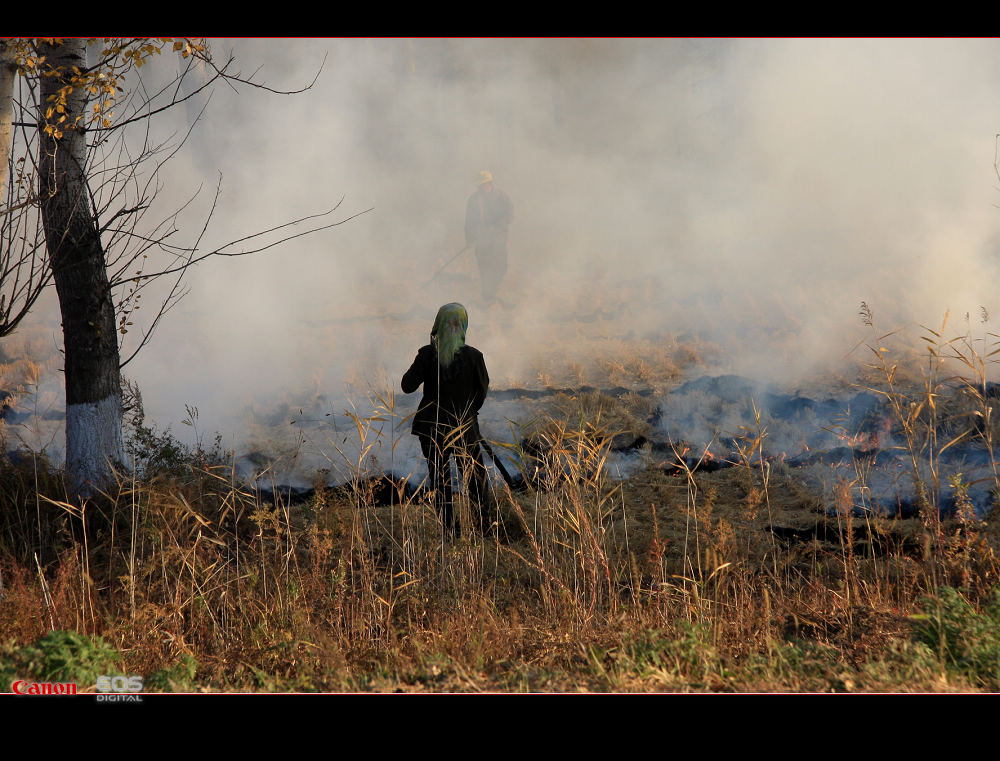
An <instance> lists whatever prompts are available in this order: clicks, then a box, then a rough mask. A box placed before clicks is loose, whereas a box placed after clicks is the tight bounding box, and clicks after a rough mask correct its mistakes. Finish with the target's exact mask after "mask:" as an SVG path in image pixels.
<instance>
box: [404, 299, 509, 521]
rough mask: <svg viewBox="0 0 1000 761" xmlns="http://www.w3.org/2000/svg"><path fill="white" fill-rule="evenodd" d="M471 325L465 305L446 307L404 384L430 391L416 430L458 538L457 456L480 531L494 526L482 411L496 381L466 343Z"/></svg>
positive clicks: (437, 496) (437, 499) (438, 500)
mask: <svg viewBox="0 0 1000 761" xmlns="http://www.w3.org/2000/svg"><path fill="white" fill-rule="evenodd" d="M468 326H469V315H468V313H467V312H466V311H465V307H464V306H462V305H461V304H457V303H452V304H445V305H444V306H443V307H441V308H440V309H439V310H438V313H437V317H436V318H435V320H434V327H433V328H432V330H431V342H430V344H428V345H427V346H422V347H421V348H420V350H419V351H418V352H417V357H416V359H414V360H413V364H412V365H410V369H409V370H407V371H406V373H405V374H404V375H403V381H402V387H403V393H406V394H412V393H413V392H414V391H416V390H417V389H418V388H419V387H420V384H423V386H424V396H423V398H422V399H421V400H420V406H419V407H418V408H417V412H416V414H415V415H414V416H413V426H412V428H411V431H412V433H413V435H414V436H417V437H418V438H419V439H420V448H421V450H422V451H423V454H424V457H425V458H427V470H428V473H429V475H430V481H431V488H432V489H433V490H434V503H435V505H436V506H437V509H438V512H439V513H440V514H441V519H442V521H443V522H444V525H445V528H446V529H447V530H449V531H450V532H451V533H452V535H454V536H456V537H457V536H459V535H460V533H461V530H460V528H459V525H458V520H457V516H456V515H455V511H454V504H453V500H452V484H451V460H452V455H455V456H457V458H458V461H459V463H460V465H461V468H462V473H463V476H464V480H465V485H466V490H467V491H468V494H469V499H470V501H471V502H472V505H473V509H474V510H475V511H476V513H477V518H478V520H479V527H480V529H481V530H482V531H483V532H484V533H485V531H486V529H487V528H489V525H490V523H491V520H490V516H488V515H487V496H488V494H487V486H486V468H485V466H484V465H483V456H482V451H481V449H480V446H479V442H480V439H481V438H482V436H481V434H480V432H479V410H480V408H481V407H482V406H483V402H485V401H486V394H487V392H488V390H489V386H490V376H489V374H488V373H487V372H486V362H485V361H484V360H483V355H482V352H480V351H479V350H478V349H475V348H473V347H472V346H466V344H465V331H466V329H467V328H468Z"/></svg>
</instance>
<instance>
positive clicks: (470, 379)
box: [402, 345, 490, 441]
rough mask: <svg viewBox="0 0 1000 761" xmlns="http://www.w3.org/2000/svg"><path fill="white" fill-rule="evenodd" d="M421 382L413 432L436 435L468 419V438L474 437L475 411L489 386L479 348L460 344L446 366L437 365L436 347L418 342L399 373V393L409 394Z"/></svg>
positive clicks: (476, 428) (442, 433) (476, 433)
mask: <svg viewBox="0 0 1000 761" xmlns="http://www.w3.org/2000/svg"><path fill="white" fill-rule="evenodd" d="M421 383H422V384H424V396H423V398H422V399H421V400H420V406H419V407H418V408H417V413H416V414H415V415H414V416H413V426H412V428H411V429H410V430H411V431H412V432H413V434H414V435H416V436H428V437H430V438H438V437H440V436H444V435H447V433H448V432H449V431H450V430H451V429H453V428H456V427H457V426H459V425H462V424H465V423H468V424H469V425H470V429H469V437H470V439H471V441H478V440H479V422H478V413H479V410H480V408H481V407H482V406H483V402H485V401H486V394H487V392H488V390H489V387H490V376H489V374H488V373H487V372H486V362H485V361H484V360H483V354H482V352H481V351H479V350H478V349H474V348H473V347H471V346H463V347H462V348H461V349H459V350H458V353H457V354H456V355H455V358H454V359H453V360H452V361H451V364H450V365H449V366H448V367H440V366H439V363H438V358H437V350H436V349H435V348H434V347H433V346H430V345H428V346H422V347H421V348H420V351H418V352H417V357H416V359H414V360H413V364H412V365H410V369H409V370H407V371H406V373H405V374H404V375H403V383H402V386H403V393H406V394H412V393H413V392H414V391H416V390H417V389H418V388H420V384H421ZM435 433H436V434H437V435H435ZM473 436H474V437H475V438H471V437H473Z"/></svg>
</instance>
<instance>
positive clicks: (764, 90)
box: [128, 40, 1000, 462]
mask: <svg viewBox="0 0 1000 761" xmlns="http://www.w3.org/2000/svg"><path fill="white" fill-rule="evenodd" d="M212 47H213V50H214V51H215V53H216V55H217V56H219V57H222V56H224V54H225V52H226V51H228V49H229V48H230V47H232V48H233V49H234V50H235V53H236V55H237V56H238V58H239V60H240V61H241V62H242V64H241V66H242V69H243V70H244V71H246V72H249V71H253V70H255V69H257V67H258V66H260V70H259V74H258V78H260V79H262V80H264V81H266V82H267V84H269V85H270V86H272V87H276V88H280V89H295V88H297V87H300V86H302V85H303V84H304V83H307V82H309V81H310V80H311V79H312V78H313V76H314V74H315V72H316V70H317V69H318V67H319V66H320V63H321V61H322V60H323V56H324V55H326V56H327V58H326V63H325V64H324V66H323V71H322V73H321V75H320V77H319V79H318V80H317V81H316V84H315V85H314V86H313V88H312V89H310V90H308V91H307V92H304V93H302V94H300V95H295V96H273V95H269V94H266V93H262V92H258V91H254V90H244V91H243V92H241V93H239V94H237V93H235V92H233V91H231V90H229V89H227V88H217V89H216V91H215V93H214V94H213V96H212V99H211V101H210V102H209V103H208V106H207V109H206V111H205V115H204V117H203V120H202V122H201V123H200V124H198V125H197V126H196V127H195V129H194V131H193V132H192V135H191V138H190V139H189V143H188V145H187V146H186V147H185V150H184V151H182V152H181V153H180V154H178V156H177V157H176V158H175V159H173V160H172V161H171V162H170V164H169V165H167V166H166V167H164V169H163V171H162V174H161V181H162V184H163V192H162V193H161V196H160V198H159V199H158V201H157V203H158V205H159V206H160V207H161V208H163V209H173V208H176V207H178V206H179V205H180V203H181V202H182V201H183V200H186V199H187V198H188V197H189V196H190V194H191V193H192V192H193V189H194V188H196V187H198V186H199V185H204V186H205V190H203V194H202V200H200V201H199V203H198V204H194V205H193V206H192V207H191V209H190V211H189V213H188V214H187V215H186V216H185V217H183V218H182V220H181V221H182V222H186V223H187V224H188V225H193V226H197V224H198V222H197V220H198V219H199V217H198V214H202V215H203V214H204V213H205V209H206V206H205V203H206V202H205V201H204V199H205V198H207V197H210V195H211V188H213V187H214V186H215V182H216V179H217V176H218V174H217V173H221V175H222V183H223V194H222V196H221V198H220V201H219V204H218V207H217V208H216V211H215V215H214V219H213V222H212V225H211V227H210V228H209V233H208V236H207V237H206V239H205V240H204V241H203V242H202V248H206V249H207V248H210V247H211V246H212V245H215V244H217V243H218V242H221V241H227V240H231V239H235V238H240V237H242V236H243V235H245V234H246V233H247V231H252V230H257V229H261V228H266V227H270V226H272V225H275V224H280V223H282V222H284V221H287V220H290V219H295V218H298V217H301V216H303V215H304V214H310V213H314V212H317V211H323V210H326V209H328V208H330V207H331V206H333V205H334V204H335V203H337V202H338V201H339V200H340V199H341V198H343V201H342V203H341V205H340V207H339V208H338V211H337V212H336V214H339V215H340V218H346V217H349V216H352V215H354V214H357V213H359V212H362V211H365V210H367V209H369V208H370V209H371V211H369V212H367V213H365V214H362V215H361V216H358V217H356V218H354V219H352V220H351V221H350V222H348V223H346V224H344V225H341V226H338V227H335V228H332V229H330V230H327V231H325V232H322V233H318V234H316V235H313V236H308V237H303V238H298V239H295V240H292V241H289V242H288V243H286V244H284V245H283V246H281V247H280V248H276V249H274V250H271V251H268V252H264V253H261V254H259V255H254V256H248V257H245V258H241V259H215V260H209V261H206V262H204V263H202V264H200V265H198V266H197V267H196V268H195V269H194V270H193V271H192V272H191V273H190V277H189V283H190V286H191V292H190V293H189V294H188V296H187V297H186V298H185V299H184V300H182V301H181V302H180V303H179V304H178V305H177V306H176V307H175V308H174V309H173V310H172V311H171V312H170V314H169V315H168V316H167V318H166V319H165V321H164V322H163V324H162V325H161V327H160V328H159V329H158V331H157V333H156V335H155V338H154V339H153V341H152V343H151V344H150V345H149V346H148V347H146V348H145V349H144V350H143V352H142V353H141V354H140V355H139V357H137V359H136V360H135V361H134V362H133V363H132V364H131V365H130V366H129V367H128V374H129V375H130V376H132V377H133V378H135V380H136V381H137V382H138V383H139V385H140V387H141V388H142V389H143V394H144V400H145V403H146V407H147V413H148V414H149V418H150V419H151V420H153V421H156V422H158V423H159V424H160V425H161V426H167V425H170V426H172V428H173V430H174V431H175V432H177V433H178V434H179V435H182V434H187V433H188V431H187V429H186V428H185V427H183V426H181V425H180V421H181V419H183V418H184V416H185V407H184V405H185V404H187V405H191V406H195V407H197V408H198V410H199V420H198V426H199V430H200V432H202V433H207V432H210V431H214V430H219V431H221V432H223V433H224V435H225V438H226V440H227V441H228V442H231V443H232V444H233V445H234V446H235V447H236V448H237V449H238V450H241V451H243V452H247V451H252V450H265V449H266V446H267V445H268V443H269V441H275V440H278V441H285V443H286V444H287V445H288V446H289V447H291V444H292V442H293V440H294V434H293V433H292V432H294V431H296V430H297V429H296V425H299V423H295V424H293V422H292V421H295V420H299V421H305V420H307V419H308V420H319V421H321V422H320V423H317V424H315V425H316V426H317V428H316V431H317V434H316V435H312V434H310V435H309V436H308V438H309V440H310V445H311V446H313V445H315V439H316V438H317V437H318V438H319V439H320V440H322V439H324V438H326V439H327V440H328V441H329V440H334V439H335V436H334V435H333V433H336V434H339V433H340V428H341V425H342V424H344V423H349V422H350V421H349V420H347V419H346V418H344V416H343V411H344V410H345V409H348V410H355V411H356V412H357V413H358V414H360V415H362V416H370V414H371V412H372V410H373V409H374V408H377V407H378V405H379V402H378V400H376V401H375V402H374V404H373V403H372V397H371V393H372V392H376V393H380V394H383V395H384V394H385V393H387V392H388V391H389V390H390V389H396V388H397V385H398V379H399V376H400V374H401V373H402V371H403V370H405V368H406V367H407V366H408V364H409V362H410V361H411V360H412V356H413V354H414V353H415V351H416V349H417V347H418V346H420V345H421V344H423V343H425V342H426V340H427V333H428V331H429V328H430V324H431V322H432V320H433V315H434V313H435V311H436V309H437V307H438V306H440V304H442V303H445V302H448V301H456V300H457V301H461V302H462V303H464V304H466V306H467V307H468V309H469V315H470V328H469V335H468V340H469V342H470V343H471V344H473V345H475V346H477V347H478V348H479V349H481V350H482V351H483V352H484V354H485V356H486V359H487V363H488V366H489V368H490V372H491V377H492V379H493V385H494V387H496V388H505V387H513V386H521V387H524V386H528V387H530V386H535V387H538V386H543V385H546V383H547V382H552V383H555V384H556V385H561V384H568V383H571V382H572V381H573V380H574V377H573V376H574V375H575V376H576V377H575V379H576V380H577V381H583V382H587V381H588V380H593V378H594V376H601V375H602V374H603V375H608V374H610V373H611V372H612V370H609V369H608V366H607V363H608V362H609V361H611V362H615V363H618V364H620V365H622V366H623V367H625V365H627V364H628V359H627V355H629V354H630V353H631V354H632V355H638V356H634V357H632V359H634V360H635V363H636V368H637V369H636V374H637V375H641V373H642V371H641V367H640V366H639V365H638V364H637V363H638V362H646V363H647V365H650V364H655V357H656V356H658V355H657V354H656V351H657V350H656V347H660V346H680V345H694V346H695V347H696V348H697V351H696V353H697V354H698V361H692V362H690V363H688V364H685V363H683V362H677V363H675V364H676V367H677V372H679V373H680V374H681V375H683V374H685V373H694V374H706V373H721V372H730V373H738V374H741V375H746V376H751V377H753V378H755V379H757V380H761V381H769V382H773V383H777V384H779V385H781V386H782V387H795V386H801V384H803V383H814V382H815V379H816V378H817V377H823V374H824V373H826V372H829V373H836V372H838V370H839V368H840V367H841V366H842V365H843V363H845V362H850V361H852V360H851V359H850V357H848V353H849V352H850V350H851V349H852V347H854V346H855V345H856V344H857V343H858V341H859V340H860V339H861V338H862V337H863V335H864V327H863V326H862V325H861V324H860V321H859V319H858V316H857V311H858V304H859V303H860V302H861V301H866V302H868V303H869V304H871V305H872V307H873V309H875V311H876V315H877V316H878V318H879V324H880V325H882V326H883V327H884V328H885V329H887V330H888V329H892V328H896V327H899V326H910V325H919V324H924V325H938V324H939V323H940V321H941V317H942V315H943V314H944V313H945V311H947V310H951V313H952V314H953V315H955V316H956V319H958V320H960V319H961V316H962V315H964V314H965V313H966V312H970V313H971V314H972V315H974V316H975V315H977V314H979V312H978V310H979V308H980V307H981V306H982V307H986V309H987V310H988V311H994V302H993V299H994V296H993V293H992V291H991V288H990V284H991V283H992V282H995V279H996V275H997V271H996V270H997V267H996V263H995V259H996V256H997V254H998V251H997V249H998V247H1000V246H998V240H1000V238H998V236H997V227H996V225H997V220H998V216H997V215H998V213H1000V212H998V211H997V209H996V207H995V204H996V202H997V190H996V187H995V186H996V184H997V178H996V175H995V170H994V167H993V160H994V135H995V133H996V132H997V126H998V125H1000V104H998V102H997V99H996V97H995V93H996V92H997V86H998V84H1000V82H998V81H997V80H998V78H1000V74H997V72H998V71H1000V68H998V66H997V63H998V61H997V59H998V57H1000V48H998V46H997V45H996V44H995V42H993V41H989V40H739V41H735V40H253V41H248V40H214V41H212ZM192 113H196V111H195V110H188V111H187V112H185V113H184V115H183V118H181V119H180V121H179V122H177V123H176V124H175V125H173V126H171V125H168V124H166V123H162V124H163V126H162V129H164V130H165V131H167V132H168V131H169V130H170V129H176V130H183V128H184V127H185V125H186V124H187V123H188V122H185V121H184V120H190V117H191V115H192ZM158 128H161V127H158ZM484 168H488V169H490V170H491V171H492V172H493V173H494V175H495V177H496V182H497V186H498V187H500V188H501V189H503V190H504V191H505V192H507V193H508V194H509V195H510V197H511V199H512V201H513V203H514V223H513V225H512V227H511V231H510V245H509V249H510V263H509V272H508V277H507V279H506V281H505V283H504V288H503V290H502V292H501V298H502V300H503V302H504V304H503V305H502V306H493V307H487V306H486V305H484V304H482V303H481V300H480V298H479V292H478V282H477V273H476V270H475V266H474V263H473V260H472V258H471V254H470V253H466V254H465V255H463V256H462V257H459V258H458V259H457V260H456V261H455V262H453V263H452V264H451V265H449V266H448V267H446V268H445V269H444V271H443V272H442V273H441V274H440V275H439V276H438V277H435V278H432V277H431V276H432V275H433V274H434V272H435V271H436V269H438V268H439V267H440V266H441V265H443V264H444V263H445V262H446V261H447V260H448V259H450V258H451V257H452V256H454V255H455V254H456V253H457V252H458V251H459V250H460V249H461V248H462V246H463V245H464V239H463V232H462V225H463V213H464V204H465V199H466V198H467V196H468V195H469V194H470V193H471V192H472V191H473V189H474V187H473V182H474V179H475V177H476V175H477V173H478V171H479V170H480V169H484ZM199 204H201V205H199ZM152 298H153V297H152V296H150V297H149V301H152ZM148 309H149V310H150V312H151V311H152V306H150V307H149V308H148ZM147 314H149V312H147ZM147 319H148V318H147ZM140 327H141V323H140V322H139V321H138V320H137V325H136V331H138V329H139V328H140ZM609 356H612V359H610V360H609ZM671 356H672V355H671ZM845 357H846V358H845ZM828 368H829V370H828ZM612 369H613V368H612ZM647 369H648V368H647ZM672 373H673V370H671V371H670V372H663V373H657V372H656V371H655V370H648V372H647V376H648V377H647V381H649V383H647V385H653V386H654V387H655V390H656V392H657V393H666V392H667V391H669V390H670V386H671V384H675V383H678V382H680V381H681V380H682V378H681V377H673V375H672ZM560 375H561V376H562V377H557V376H560ZM414 402H415V400H403V401H402V402H401V403H400V404H401V407H400V411H401V413H402V414H401V415H400V417H405V413H406V411H407V409H408V407H407V406H406V405H407V404H412V403H414ZM394 403H395V402H394ZM487 405H488V406H489V402H488V403H487ZM299 410H302V413H301V414H300V413H299ZM328 413H329V414H328ZM331 417H333V418H336V419H337V421H338V422H337V423H336V426H337V427H336V430H335V431H334V432H333V433H329V435H327V428H326V427H325V426H327V425H328V424H330V422H331V421H329V418H331ZM495 417H499V419H497V420H495V423H496V426H495V427H496V429H497V430H494V431H491V433H493V434H494V435H497V436H499V435H501V434H502V433H503V431H502V429H501V426H502V424H503V422H504V421H503V415H499V416H495ZM279 424H280V427H281V429H282V431H283V432H282V433H281V434H280V435H278V434H277V433H272V434H267V433H266V430H265V429H267V430H271V431H277V430H278V428H279ZM491 425H492V423H491ZM289 435H291V436H293V439H292V440H289V439H288V437H289ZM398 435H400V436H402V440H403V441H404V442H405V444H404V445H402V449H397V450H396V451H397V452H399V453H400V456H401V457H403V456H404V454H403V452H405V451H406V447H409V446H410V445H413V451H414V452H415V451H416V448H415V441H412V442H411V441H410V438H412V437H409V436H407V435H406V429H405V425H404V426H403V427H402V428H401V429H400V431H399V432H398ZM292 448H293V449H294V447H292ZM300 451H301V450H300ZM410 456H411V457H412V460H413V461H414V462H417V461H418V460H419V458H418V457H416V456H415V455H413V453H412V452H411V453H410ZM315 459H318V460H319V461H322V459H323V456H322V455H321V456H319V458H314V460H315Z"/></svg>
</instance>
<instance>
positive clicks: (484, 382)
mask: <svg viewBox="0 0 1000 761" xmlns="http://www.w3.org/2000/svg"><path fill="white" fill-rule="evenodd" d="M477 359H478V362H477V363H476V398H475V407H476V412H479V410H480V409H482V406H483V404H485V403H486V395H487V394H488V393H489V390H490V374H489V373H488V372H486V360H485V359H483V355H482V354H480V355H479V356H478V357H477Z"/></svg>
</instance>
